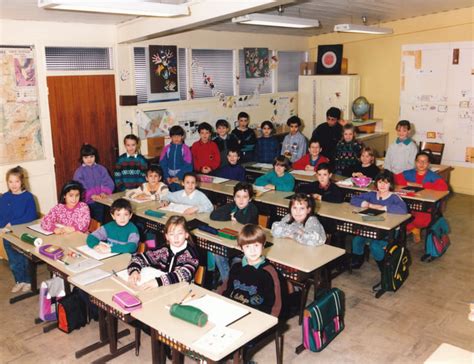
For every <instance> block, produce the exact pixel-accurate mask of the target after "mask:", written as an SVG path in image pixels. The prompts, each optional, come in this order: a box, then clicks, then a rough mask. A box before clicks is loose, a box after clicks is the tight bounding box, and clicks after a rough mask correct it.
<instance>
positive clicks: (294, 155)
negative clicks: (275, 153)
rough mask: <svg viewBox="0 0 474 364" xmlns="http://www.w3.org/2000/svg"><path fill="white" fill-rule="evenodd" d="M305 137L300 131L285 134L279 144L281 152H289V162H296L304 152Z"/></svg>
mask: <svg viewBox="0 0 474 364" xmlns="http://www.w3.org/2000/svg"><path fill="white" fill-rule="evenodd" d="M306 149H307V148H306V138H305V137H304V135H303V134H301V133H300V132H297V133H296V134H295V135H291V134H287V135H286V136H285V139H283V143H282V145H281V154H285V152H286V153H290V154H291V157H290V162H296V161H297V160H298V159H300V158H301V157H302V156H303V155H304V154H305V153H306Z"/></svg>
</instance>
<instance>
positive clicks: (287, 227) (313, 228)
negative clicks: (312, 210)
mask: <svg viewBox="0 0 474 364" xmlns="http://www.w3.org/2000/svg"><path fill="white" fill-rule="evenodd" d="M290 220H292V218H291V215H290V214H287V215H285V216H284V217H283V219H281V221H275V222H274V223H273V224H272V235H273V236H274V237H276V238H291V239H294V240H296V241H297V242H298V243H300V244H303V245H310V246H318V245H323V244H324V243H325V242H326V233H325V232H324V228H323V226H322V225H321V223H320V222H319V220H318V218H317V217H316V216H310V217H309V218H308V219H307V220H306V222H305V224H304V225H303V224H301V223H299V222H296V221H293V222H290Z"/></svg>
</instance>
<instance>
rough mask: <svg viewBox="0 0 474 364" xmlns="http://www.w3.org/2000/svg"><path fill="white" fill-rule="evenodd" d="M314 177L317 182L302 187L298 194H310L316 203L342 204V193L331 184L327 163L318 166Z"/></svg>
mask: <svg viewBox="0 0 474 364" xmlns="http://www.w3.org/2000/svg"><path fill="white" fill-rule="evenodd" d="M316 177H317V178H318V180H317V181H315V182H311V183H307V184H304V185H302V186H301V187H300V188H299V189H298V192H301V193H306V194H310V195H312V196H313V198H314V199H315V200H317V201H326V202H333V203H341V202H344V193H343V192H342V191H341V189H340V188H339V187H338V186H337V185H336V184H335V183H332V182H331V177H332V173H331V166H330V165H329V163H321V164H320V165H318V170H317V172H316Z"/></svg>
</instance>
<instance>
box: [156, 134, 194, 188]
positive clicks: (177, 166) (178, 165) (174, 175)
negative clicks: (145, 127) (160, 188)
mask: <svg viewBox="0 0 474 364" xmlns="http://www.w3.org/2000/svg"><path fill="white" fill-rule="evenodd" d="M170 138H171V143H170V144H168V145H165V147H164V148H163V151H162V152H161V156H160V166H161V168H162V169H163V179H164V180H165V182H166V184H167V185H168V187H169V190H170V191H178V190H181V189H182V187H181V181H182V180H183V177H184V174H185V173H187V172H192V170H193V158H192V154H191V149H189V147H188V146H187V145H186V144H184V143H183V140H184V129H183V128H182V127H180V126H179V125H175V126H172V127H171V128H170Z"/></svg>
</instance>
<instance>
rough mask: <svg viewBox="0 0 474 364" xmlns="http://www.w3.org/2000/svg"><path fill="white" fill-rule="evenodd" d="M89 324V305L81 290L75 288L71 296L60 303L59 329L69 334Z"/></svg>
mask: <svg viewBox="0 0 474 364" xmlns="http://www.w3.org/2000/svg"><path fill="white" fill-rule="evenodd" d="M87 322H88V321H87V305H86V303H85V302H84V300H83V299H82V297H81V293H80V290H79V289H78V288H74V289H73V291H72V293H71V294H69V295H67V296H66V297H64V298H62V299H61V300H60V301H58V329H60V330H61V331H64V332H65V333H67V334H69V333H70V332H71V331H73V330H75V329H80V328H81V327H83V326H85V325H86V324H87Z"/></svg>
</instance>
